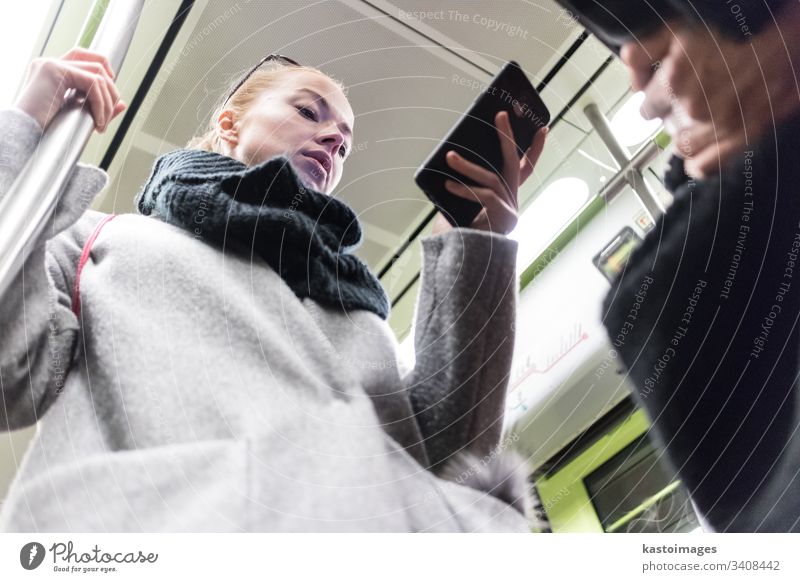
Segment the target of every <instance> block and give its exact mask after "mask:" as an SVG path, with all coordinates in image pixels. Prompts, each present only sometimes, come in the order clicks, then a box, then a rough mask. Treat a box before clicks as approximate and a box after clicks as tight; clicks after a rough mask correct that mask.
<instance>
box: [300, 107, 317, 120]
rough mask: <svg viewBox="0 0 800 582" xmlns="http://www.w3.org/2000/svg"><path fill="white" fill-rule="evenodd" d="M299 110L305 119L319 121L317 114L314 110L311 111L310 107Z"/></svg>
mask: <svg viewBox="0 0 800 582" xmlns="http://www.w3.org/2000/svg"><path fill="white" fill-rule="evenodd" d="M297 110H298V111H299V112H300V115H302V116H303V117H307V118H308V119H311V120H313V121H316V120H317V114H316V113H314V110H313V109H309V108H308V107H298V108H297Z"/></svg>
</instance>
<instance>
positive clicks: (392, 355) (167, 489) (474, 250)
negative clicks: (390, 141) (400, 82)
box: [0, 49, 544, 531]
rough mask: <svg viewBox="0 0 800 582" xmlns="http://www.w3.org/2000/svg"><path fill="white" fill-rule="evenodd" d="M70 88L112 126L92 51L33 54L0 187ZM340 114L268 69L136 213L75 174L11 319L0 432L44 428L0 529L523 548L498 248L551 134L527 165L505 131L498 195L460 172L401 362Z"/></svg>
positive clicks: (309, 71) (349, 117)
mask: <svg viewBox="0 0 800 582" xmlns="http://www.w3.org/2000/svg"><path fill="white" fill-rule="evenodd" d="M71 87H75V88H77V89H79V90H82V91H83V92H85V93H87V97H86V100H87V103H88V107H89V108H90V110H91V112H92V114H93V116H94V119H95V122H96V125H97V127H98V129H100V130H102V129H104V128H105V127H106V126H107V124H108V122H109V121H110V120H111V119H112V118H113V117H114V115H116V114H118V113H119V112H120V111H121V110H122V109H123V108H124V105H122V104H120V103H119V101H118V94H117V91H116V89H115V87H114V83H113V74H112V71H111V70H110V69H109V67H108V64H107V62H106V61H105V60H104V59H103V58H102V57H101V56H99V55H97V54H94V53H91V52H88V51H85V50H82V49H74V50H73V51H71V52H70V53H68V54H67V55H65V56H64V57H63V58H61V59H55V60H38V61H35V62H34V63H33V65H32V67H31V70H30V73H29V78H28V82H27V85H26V87H25V89H24V90H23V92H22V94H21V96H20V98H19V100H18V101H17V103H16V107H15V108H14V109H13V110H9V111H5V112H2V113H0V124H2V127H3V129H4V131H3V146H2V148H3V152H2V153H3V155H2V159H1V160H0V195H1V194H2V193H5V192H6V190H7V189H8V187H9V184H10V182H11V181H12V180H13V177H14V176H15V175H16V173H17V172H18V171H19V170H20V168H21V166H22V165H23V163H24V162H25V160H26V159H27V158H29V157H30V156H32V155H35V152H36V144H37V140H38V139H39V137H40V135H41V132H42V128H44V127H46V126H47V124H48V123H49V121H50V119H51V118H52V115H53V114H54V113H55V111H57V109H58V107H59V106H60V101H59V96H62V95H63V94H64V90H65V88H71ZM354 120H355V115H354V113H353V111H352V109H351V107H350V104H349V103H348V101H347V98H346V96H345V94H344V91H343V90H342V87H341V85H339V84H338V83H337V82H336V81H334V80H333V79H331V78H330V77H328V76H327V75H325V74H324V73H322V72H320V71H318V70H316V69H314V68H311V67H305V66H300V65H298V64H296V63H294V62H293V61H290V60H289V59H286V58H285V57H279V56H274V55H271V56H269V57H266V58H265V59H263V60H262V61H261V62H260V63H259V64H258V65H256V66H255V67H253V69H252V70H250V71H249V72H248V73H247V74H246V75H244V76H243V77H242V79H241V80H240V81H238V82H237V83H235V84H234V85H232V87H231V91H230V92H229V94H228V95H226V96H225V98H224V99H222V100H221V102H220V106H219V107H218V108H217V110H216V111H215V113H214V115H213V117H212V119H211V123H210V127H209V130H208V132H207V133H206V134H205V135H203V136H200V137H198V138H196V139H194V140H192V142H191V143H190V144H189V145H188V147H187V149H183V150H178V151H175V152H170V153H168V154H165V155H164V156H162V157H160V158H159V159H158V160H157V161H156V163H155V164H154V166H153V170H152V173H151V175H150V177H149V179H148V181H147V182H146V184H145V185H144V187H143V188H142V189H141V191H140V193H139V194H138V196H137V198H136V207H137V210H138V213H134V214H123V215H119V216H114V215H105V214H103V213H100V212H96V211H94V210H86V208H87V206H88V204H89V203H90V202H91V200H93V199H94V197H95V196H96V195H97V194H98V192H100V191H101V190H102V188H103V187H104V185H105V183H106V180H107V176H106V174H105V173H104V172H103V171H101V170H99V169H97V168H92V167H87V166H82V165H81V166H79V167H77V168H76V170H75V172H74V174H73V176H72V178H71V181H70V183H69V184H68V186H67V188H66V190H65V192H64V193H63V196H62V199H61V201H60V203H59V206H58V208H57V210H56V214H55V218H54V220H53V228H51V229H48V230H47V232H46V234H45V235H44V236H43V238H42V240H39V241H38V243H37V245H36V247H35V250H34V252H33V253H32V255H31V256H30V258H29V259H28V261H27V264H26V266H25V269H24V273H23V274H21V275H20V277H19V279H18V281H17V282H16V283H15V285H14V286H13V287H12V288H11V291H10V292H9V293H8V294H7V296H5V297H4V298H3V301H2V305H0V321H2V325H3V329H4V333H3V334H2V337H0V373H1V374H2V398H3V407H2V414H0V423H1V426H2V428H3V429H5V430H13V429H17V428H22V427H25V426H29V425H31V424H33V423H37V424H38V431H37V433H36V436H35V438H34V441H33V443H32V445H31V447H30V449H29V451H28V453H27V454H26V456H25V458H24V461H23V462H22V464H21V466H20V468H19V471H18V474H17V477H16V479H15V481H14V483H13V484H12V486H11V489H10V492H9V495H8V497H7V500H6V501H5V503H4V504H3V508H2V516H1V517H0V526H1V527H2V529H4V530H11V531H526V529H527V525H526V520H525V517H524V515H523V513H524V501H523V499H524V495H523V491H522V487H521V485H522V483H520V481H519V479H520V477H519V475H515V474H514V469H515V467H513V466H509V463H508V459H509V457H508V456H507V452H506V451H504V449H505V448H507V443H505V444H504V443H501V442H500V436H501V435H500V429H501V425H502V415H503V400H504V395H505V389H506V384H507V379H508V372H509V364H510V359H511V353H512V344H513V333H512V322H513V320H514V304H515V284H516V281H515V273H514V265H515V254H516V243H515V242H514V241H511V240H509V239H507V238H506V236H505V234H507V233H508V232H509V230H510V229H511V228H513V226H514V223H515V222H516V208H517V203H516V200H517V198H516V196H517V187H518V185H519V183H520V182H522V181H523V180H524V179H525V178H527V177H528V175H529V174H530V173H531V171H532V169H533V164H534V163H535V161H536V159H537V157H538V155H539V153H540V152H541V149H542V147H543V143H544V132H542V133H541V134H539V135H538V136H537V139H536V141H535V145H534V146H533V147H532V149H531V150H530V151H528V152H526V155H525V156H522V161H520V157H519V156H518V155H517V152H516V151H514V145H513V141H512V140H513V138H512V137H511V132H510V126H509V124H508V119H507V118H506V117H504V116H502V115H501V116H498V119H497V125H498V131H499V133H500V134H501V141H502V144H503V152H504V156H505V160H506V163H505V167H504V175H503V176H502V177H501V178H498V177H497V176H495V175H494V174H490V173H489V172H486V171H484V170H482V169H480V168H478V167H477V166H474V165H472V164H469V163H468V162H466V161H465V160H462V159H458V158H457V157H454V158H452V161H451V163H452V165H453V167H454V168H456V169H458V170H460V171H462V172H463V173H464V174H466V175H468V176H470V177H472V178H474V179H475V180H476V181H477V182H478V183H479V184H481V186H479V187H476V188H474V189H473V190H474V195H477V196H478V197H479V198H480V199H481V200H482V201H483V203H484V206H485V208H484V210H483V211H482V213H481V215H480V216H479V217H478V218H477V219H476V221H475V223H474V224H473V225H472V226H473V228H459V229H450V228H449V227H448V226H447V225H446V222H445V221H443V220H442V219H441V218H438V219H437V230H436V234H435V235H432V236H430V237H428V238H426V239H425V240H424V242H423V248H424V266H423V272H422V285H421V291H420V298H419V304H418V308H417V328H416V329H417V332H416V342H415V343H416V353H417V361H416V366H415V367H414V369H413V370H403V369H401V368H400V365H399V360H398V356H397V348H398V346H397V343H396V341H395V339H394V337H393V335H392V333H391V331H390V328H389V326H388V325H387V322H386V318H387V315H388V310H389V304H388V301H387V299H386V296H385V294H384V292H383V289H382V288H381V286H380V283H379V282H378V280H377V279H376V278H375V277H374V276H373V275H372V274H371V273H370V272H369V270H368V269H367V267H366V266H365V264H364V263H362V262H361V261H360V260H359V259H358V258H356V257H355V256H354V255H353V254H351V252H350V251H351V250H352V249H353V248H354V247H355V246H356V245H358V243H359V241H360V239H361V230H360V227H359V223H358V220H357V218H356V216H355V214H354V213H353V211H352V210H351V209H350V208H348V207H347V206H346V205H345V204H344V203H342V202H341V201H340V200H337V199H336V198H335V197H332V196H331V193H332V192H333V190H334V188H335V187H336V185H337V183H338V182H339V180H340V179H341V176H342V170H343V166H344V163H345V160H346V159H347V156H348V152H349V148H350V147H351V144H352V140H353V137H352V136H353V130H354ZM451 187H452V189H453V191H454V192H455V193H457V194H461V195H473V194H470V193H469V192H465V191H463V190H461V189H460V188H459V187H458V186H451ZM381 195H382V193H381V192H376V193H375V196H376V197H379V196H381ZM504 460H505V461H504ZM520 468H521V467H520Z"/></svg>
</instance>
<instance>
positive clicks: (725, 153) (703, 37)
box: [620, 8, 800, 178]
mask: <svg viewBox="0 0 800 582" xmlns="http://www.w3.org/2000/svg"><path fill="white" fill-rule="evenodd" d="M791 10H793V11H794V12H795V13H796V14H794V15H789V20H790V22H786V21H781V20H779V21H780V22H781V29H782V30H779V29H778V28H777V27H776V26H774V25H773V26H768V27H767V28H765V29H764V30H763V31H761V32H760V33H759V34H758V35H757V36H756V37H754V38H753V40H752V42H738V41H736V40H731V39H728V38H725V37H723V36H722V35H719V34H716V33H715V34H710V33H709V32H708V30H707V29H706V28H705V27H700V26H697V27H689V26H687V25H685V24H684V23H682V22H671V23H668V25H667V26H665V27H663V28H661V29H660V30H659V31H658V32H656V33H655V34H653V35H651V36H649V37H647V38H645V39H640V40H637V41H634V42H630V43H627V44H626V45H624V46H623V47H622V50H621V52H620V57H621V58H622V60H623V61H624V62H625V64H627V65H628V67H629V69H630V73H631V81H632V83H631V84H632V86H633V89H634V90H637V91H638V90H643V91H644V92H645V101H644V103H643V105H642V115H643V116H644V117H645V118H647V119H652V118H655V117H661V118H663V119H664V121H665V124H666V128H667V131H668V132H669V133H670V135H671V136H672V139H673V148H674V150H675V151H676V153H678V154H679V155H681V156H682V157H684V158H685V159H686V171H687V173H689V174H690V175H692V176H694V177H696V178H702V177H705V176H708V175H712V174H716V173H718V172H719V171H720V168H721V167H722V166H724V165H725V164H726V163H727V162H728V161H730V159H731V158H732V157H733V156H736V155H737V153H739V152H741V151H742V150H743V149H744V146H745V144H747V143H754V142H755V141H757V140H758V139H759V138H760V137H762V136H763V135H764V134H765V132H767V131H768V130H769V129H770V128H773V127H775V126H776V125H778V124H779V123H780V121H782V120H783V119H785V118H787V117H788V116H789V115H791V114H792V113H793V112H795V111H797V110H798V108H799V107H798V104H799V103H798V96H797V88H796V86H795V81H794V73H793V68H792V63H791V59H790V55H791V56H793V57H794V58H799V57H800V54H799V53H798V50H797V49H798V48H800V42H798V40H797V39H796V38H795V37H797V35H796V34H795V31H796V30H797V27H796V24H797V23H795V22H794V21H793V20H792V18H794V20H798V18H797V17H798V16H800V11H798V10H797V9H796V8H791ZM781 32H783V34H781ZM789 37H792V38H789Z"/></svg>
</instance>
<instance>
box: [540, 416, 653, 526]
mask: <svg viewBox="0 0 800 582" xmlns="http://www.w3.org/2000/svg"><path fill="white" fill-rule="evenodd" d="M649 427H650V424H649V422H648V420H647V417H646V415H645V413H644V411H643V410H637V411H636V412H634V413H633V414H632V415H631V416H629V417H628V418H627V419H626V420H624V421H623V422H621V423H620V424H619V425H617V426H616V427H615V428H614V429H613V430H611V431H610V432H609V433H608V434H606V435H605V436H604V437H602V438H600V439H599V440H598V441H597V442H596V443H594V444H593V445H592V446H591V447H589V448H588V449H587V450H585V451H584V452H583V453H581V454H580V455H579V456H578V457H576V458H575V459H573V460H572V461H570V462H569V464H567V465H566V466H565V467H564V468H563V469H561V470H560V471H558V472H556V473H554V474H553V475H550V476H547V477H542V478H540V479H539V480H538V481H537V482H536V488H537V490H538V491H539V497H540V499H541V503H542V506H543V507H544V509H545V511H546V512H547V516H548V519H549V521H550V527H551V529H552V531H553V532H554V533H560V532H598V533H602V532H603V526H602V525H601V523H600V520H599V519H598V517H597V513H596V512H595V510H594V506H593V505H592V502H591V500H590V498H589V493H588V491H587V490H586V487H585V486H584V484H583V479H584V477H586V475H588V474H589V473H591V472H592V471H594V470H595V469H597V468H598V467H599V466H600V465H602V464H603V463H605V462H606V461H608V460H609V459H611V457H613V456H614V455H616V454H617V453H618V452H619V451H620V450H622V449H623V448H625V447H626V446H627V445H629V444H630V443H631V442H632V441H633V440H635V439H636V438H637V437H639V436H641V435H642V434H643V433H645V432H646V431H647V430H648V428H649ZM626 517H627V516H626ZM631 517H633V516H631ZM615 525H617V524H615ZM617 527H619V526H617Z"/></svg>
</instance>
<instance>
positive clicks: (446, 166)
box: [414, 61, 550, 230]
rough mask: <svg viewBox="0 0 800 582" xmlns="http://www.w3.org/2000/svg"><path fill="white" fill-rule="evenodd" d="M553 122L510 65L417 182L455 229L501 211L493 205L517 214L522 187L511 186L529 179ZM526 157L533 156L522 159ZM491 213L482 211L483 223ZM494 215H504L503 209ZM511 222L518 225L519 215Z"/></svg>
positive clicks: (420, 171)
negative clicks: (507, 208)
mask: <svg viewBox="0 0 800 582" xmlns="http://www.w3.org/2000/svg"><path fill="white" fill-rule="evenodd" d="M502 112H505V113H502ZM549 121H550V113H549V112H548V110H547V107H546V106H545V105H544V102H542V100H541V98H540V97H539V95H538V94H537V93H536V90H535V89H534V88H533V86H532V85H531V83H530V81H528V78H527V77H526V76H525V74H524V72H523V71H522V70H521V69H520V68H519V65H517V64H516V63H515V62H513V61H512V62H509V63H508V64H506V65H505V66H504V67H503V68H502V70H501V71H500V73H499V74H498V75H497V76H496V77H495V78H494V79H493V80H492V82H491V83H490V84H489V85H488V86H487V88H486V90H485V91H483V92H482V93H481V94H480V95H479V96H478V98H477V99H476V100H475V102H474V103H473V104H472V106H471V107H470V109H469V110H468V111H467V113H465V114H464V115H463V116H462V118H461V119H460V120H459V122H458V123H457V124H456V125H455V126H454V127H453V128H452V129H451V130H450V132H449V133H448V134H447V136H446V137H445V138H444V140H442V142H441V143H440V144H439V146H438V147H437V148H436V149H435V150H434V151H433V152H432V153H431V154H430V156H428V158H427V159H426V160H425V162H424V163H423V164H422V166H421V167H420V168H419V169H418V170H417V172H416V174H415V175H414V179H415V181H416V182H417V184H418V185H419V186H420V188H422V190H423V191H424V192H425V194H426V195H427V196H428V198H430V199H431V201H432V202H433V203H434V205H435V206H436V207H437V209H438V210H439V211H440V212H441V213H442V215H443V216H444V217H445V218H446V219H447V220H448V222H450V224H451V225H453V226H464V227H466V226H474V224H473V223H474V222H475V221H476V217H478V215H479V214H481V211H482V210H483V209H484V207H486V209H487V212H488V211H491V210H497V209H496V208H490V206H491V205H495V206H513V210H514V212H515V211H516V188H517V186H518V185H519V183H515V184H512V183H508V182H510V181H514V180H517V181H518V182H520V183H521V182H522V181H524V179H525V178H527V176H528V175H529V174H530V172H531V171H532V169H533V164H535V162H536V158H538V156H539V154H540V153H541V148H542V147H543V145H544V134H543V133H542V134H541V137H540V138H539V139H538V141H536V143H534V136H535V135H536V134H537V132H538V131H539V130H541V129H542V128H544V127H546V126H547V124H548V123H549ZM532 144H533V145H534V147H533V148H531V146H532ZM529 149H531V151H530V152H528V150H529ZM451 151H452V152H455V154H453V153H450V152H451ZM526 152H528V153H529V155H528V156H527V157H526V158H524V159H522V158H523V154H525V153H526ZM512 165H513V167H512ZM510 190H513V198H514V199H513V200H510V199H507V200H504V199H503V198H504V197H508V198H510V197H511V193H510ZM487 212H483V217H484V218H486V214H487ZM494 215H495V216H496V217H497V216H502V215H503V212H502V208H501V209H499V210H498V212H494ZM513 218H514V220H516V214H514V217H513ZM478 221H480V217H478ZM498 221H501V220H498V219H496V221H495V222H498ZM495 226H497V225H486V227H487V228H486V229H487V230H497V229H496V228H495ZM501 230H504V229H502V228H501Z"/></svg>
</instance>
